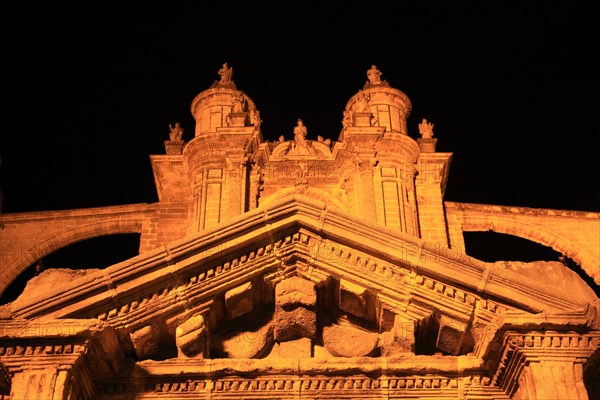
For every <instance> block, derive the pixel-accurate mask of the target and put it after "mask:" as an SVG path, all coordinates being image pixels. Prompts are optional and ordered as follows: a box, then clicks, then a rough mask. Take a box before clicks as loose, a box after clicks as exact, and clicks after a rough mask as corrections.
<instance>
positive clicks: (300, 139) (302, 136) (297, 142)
mask: <svg viewBox="0 0 600 400" xmlns="http://www.w3.org/2000/svg"><path fill="white" fill-rule="evenodd" d="M307 133H308V130H307V128H306V126H305V125H304V122H303V121H302V120H301V119H298V121H297V122H296V126H295V127H294V141H293V142H292V147H291V149H290V151H289V153H288V154H294V155H308V154H312V153H313V151H312V150H313V149H312V148H310V147H309V145H308V141H307V140H306V134H307Z"/></svg>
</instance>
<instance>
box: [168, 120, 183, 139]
mask: <svg viewBox="0 0 600 400" xmlns="http://www.w3.org/2000/svg"><path fill="white" fill-rule="evenodd" d="M169 129H170V130H171V132H170V133H169V138H170V139H171V140H172V141H174V142H180V141H181V140H182V139H181V137H182V136H183V128H182V127H181V125H179V122H175V126H171V124H169Z"/></svg>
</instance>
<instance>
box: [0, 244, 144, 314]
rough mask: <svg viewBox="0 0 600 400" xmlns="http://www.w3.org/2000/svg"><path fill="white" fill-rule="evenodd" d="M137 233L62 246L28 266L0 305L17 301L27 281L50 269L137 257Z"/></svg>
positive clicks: (108, 263) (99, 264)
mask: <svg viewBox="0 0 600 400" xmlns="http://www.w3.org/2000/svg"><path fill="white" fill-rule="evenodd" d="M139 247H140V234H139V233H123V234H115V235H106V236H99V237H95V238H92V239H87V240H83V241H81V242H77V243H73V244H71V245H69V246H65V247H63V248H61V249H59V250H57V251H55V252H54V253H51V254H49V255H47V256H46V257H44V258H43V259H42V260H40V261H38V262H36V263H35V264H33V265H31V266H29V267H28V268H27V269H26V270H25V271H23V272H22V273H21V275H19V276H18V277H17V279H15V280H14V281H13V282H12V283H11V284H10V285H9V286H8V287H7V288H6V290H5V291H4V293H3V294H2V297H1V298H0V305H2V304H7V303H10V302H12V301H14V300H16V299H17V298H18V297H19V296H20V295H21V293H23V290H24V289H25V286H27V282H28V281H29V280H31V279H32V278H33V277H35V276H37V275H39V274H40V273H42V272H43V271H44V270H46V269H49V268H69V269H72V270H86V269H95V268H99V269H103V268H106V267H109V266H111V265H113V264H116V263H119V262H121V261H124V260H127V259H128V258H131V257H135V256H136V255H138V251H139Z"/></svg>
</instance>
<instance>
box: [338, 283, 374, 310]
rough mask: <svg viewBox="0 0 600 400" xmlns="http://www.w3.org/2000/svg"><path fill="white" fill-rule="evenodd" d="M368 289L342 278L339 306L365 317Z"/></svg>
mask: <svg viewBox="0 0 600 400" xmlns="http://www.w3.org/2000/svg"><path fill="white" fill-rule="evenodd" d="M367 301H368V293H367V290H366V289H365V288H364V287H362V286H359V285H357V284H355V283H352V282H349V281H347V280H345V279H341V280H340V301H339V307H340V309H341V310H343V311H346V312H347V313H350V314H352V315H354V316H357V317H360V318H364V317H365V316H366V315H367Z"/></svg>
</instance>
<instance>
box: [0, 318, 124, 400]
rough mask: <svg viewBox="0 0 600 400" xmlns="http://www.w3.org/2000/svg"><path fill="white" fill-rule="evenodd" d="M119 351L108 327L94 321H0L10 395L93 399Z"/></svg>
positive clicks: (0, 357) (0, 351)
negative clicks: (0, 322) (9, 378)
mask: <svg viewBox="0 0 600 400" xmlns="http://www.w3.org/2000/svg"><path fill="white" fill-rule="evenodd" d="M123 360H124V355H123V352H122V350H121V348H120V346H119V344H118V340H117V338H116V334H115V332H114V330H113V329H112V328H110V327H108V326H107V325H105V324H104V323H102V322H98V321H95V320H67V319H65V320H46V321H43V322H40V321H36V320H29V321H2V325H1V326H0V362H1V363H2V364H3V365H4V366H5V367H6V370H8V372H9V375H10V377H11V382H10V398H11V399H12V400H20V399H61V400H62V399H94V398H97V397H98V396H99V393H100V391H101V387H100V386H101V383H102V382H103V381H104V380H105V379H106V378H107V377H108V376H112V375H114V374H116V373H118V371H119V368H120V366H121V365H123Z"/></svg>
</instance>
